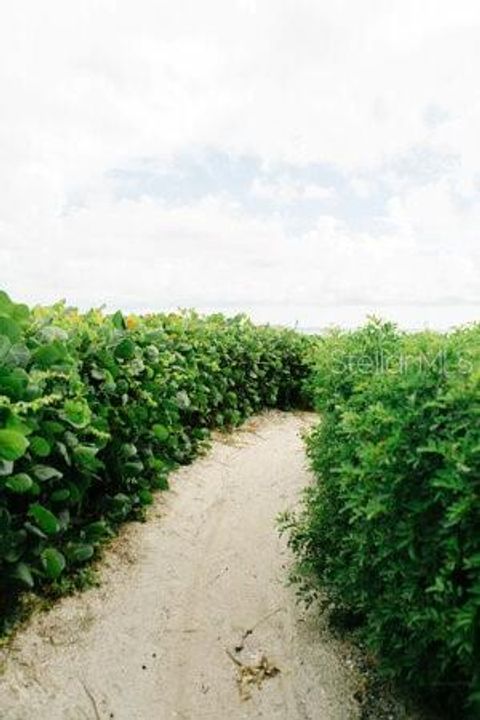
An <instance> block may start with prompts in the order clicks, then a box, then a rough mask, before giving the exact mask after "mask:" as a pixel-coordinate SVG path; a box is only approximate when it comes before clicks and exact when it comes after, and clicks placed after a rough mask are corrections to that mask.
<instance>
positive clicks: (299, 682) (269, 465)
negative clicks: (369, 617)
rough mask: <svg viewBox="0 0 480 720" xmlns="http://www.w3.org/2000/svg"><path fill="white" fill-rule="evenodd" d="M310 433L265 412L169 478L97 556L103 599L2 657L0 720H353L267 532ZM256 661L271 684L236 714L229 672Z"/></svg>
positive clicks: (286, 501) (280, 550) (69, 601)
mask: <svg viewBox="0 0 480 720" xmlns="http://www.w3.org/2000/svg"><path fill="white" fill-rule="evenodd" d="M311 422H312V416H311V415H308V414H300V413H295V414H293V413H290V414H284V413H279V412H270V413H266V414H265V415H263V416H261V417H259V418H256V419H254V420H253V421H250V423H248V424H247V425H246V426H244V428H242V429H240V430H239V431H237V432H235V433H233V434H232V435H230V436H227V437H224V438H220V439H219V438H218V437H217V439H216V440H215V442H214V443H213V447H212V449H211V451H210V452H209V453H208V455H207V456H205V457H204V458H201V459H199V460H197V461H196V462H195V463H194V464H193V465H191V466H189V467H187V468H182V469H181V470H180V471H178V472H176V473H175V474H174V475H173V476H172V478H171V487H172V491H171V492H168V493H164V494H161V495H160V496H159V497H158V499H157V500H156V502H155V506H154V507H153V509H152V511H151V513H150V517H149V520H148V522H147V523H145V524H130V525H129V526H127V527H126V528H124V530H123V531H122V533H121V536H120V538H119V539H118V540H116V541H115V542H114V543H113V546H112V548H111V549H109V550H108V552H107V553H106V559H105V561H104V562H103V564H102V585H101V587H100V588H93V589H91V590H88V591H87V592H85V593H82V594H79V595H76V596H75V597H70V598H65V599H63V600H62V601H60V602H59V603H58V604H57V605H56V606H55V607H54V608H53V609H52V610H50V611H49V612H46V613H42V614H39V615H38V616H36V617H35V618H33V619H32V621H31V622H30V623H29V624H28V626H27V627H26V628H25V629H23V630H21V631H20V632H19V633H18V634H17V636H16V637H15V639H14V641H13V643H12V644H11V646H10V647H9V648H8V650H7V651H4V653H5V656H6V657H5V658H4V660H5V662H4V668H5V669H4V672H3V675H2V677H1V678H0V717H1V718H2V720H31V719H32V718H35V720H86V719H92V720H99V719H101V720H104V718H105V719H114V720H239V719H240V718H242V719H243V718H264V719H265V720H355V718H357V717H358V708H357V705H356V703H355V701H354V700H353V685H354V678H353V677H352V675H351V673H352V671H350V670H348V668H347V667H346V664H345V662H344V660H343V659H342V658H343V657H344V655H343V654H342V648H341V645H339V643H338V642H337V641H335V640H333V639H332V638H329V637H328V633H326V631H324V630H322V629H321V627H320V628H319V627H318V626H317V625H318V623H319V621H318V620H317V619H316V616H315V614H314V613H308V612H307V611H306V610H305V609H304V608H302V607H301V606H298V605H297V604H296V601H295V592H294V589H293V588H292V587H288V586H287V585H286V579H287V576H288V568H289V566H290V563H291V557H290V553H289V552H288V551H287V549H286V548H285V542H284V540H282V539H281V538H279V536H278V532H277V528H276V525H275V518H276V515H277V514H278V513H279V512H281V511H283V510H285V509H286V507H288V506H292V504H294V503H295V502H296V499H297V497H298V493H299V491H300V490H301V489H302V488H303V487H304V486H305V485H306V484H307V483H308V481H309V475H308V471H307V470H306V467H305V454H304V450H303V444H302V441H301V438H300V433H301V431H302V429H304V428H305V427H307V426H308V425H309V423H311ZM240 648H242V649H240ZM227 650H228V653H227V652H226V651H227ZM262 656H264V657H265V658H266V659H267V660H268V663H270V665H271V666H273V667H278V668H279V670H280V672H279V673H275V672H272V673H271V675H272V676H271V677H269V676H267V677H265V679H264V681H263V683H262V685H261V687H257V685H256V684H255V683H253V684H251V685H248V688H247V690H251V693H250V694H251V698H250V699H248V700H242V697H241V693H240V692H239V690H240V689H241V688H239V687H238V685H237V682H236V679H237V677H238V676H240V675H241V674H242V672H243V671H242V669H241V667H240V666H239V665H237V664H236V663H235V662H234V659H236V660H238V661H239V662H240V663H242V664H243V665H253V666H255V665H260V664H261V662H262ZM232 657H233V659H232ZM243 674H245V672H243ZM267 675H268V673H267ZM247 694H248V692H247Z"/></svg>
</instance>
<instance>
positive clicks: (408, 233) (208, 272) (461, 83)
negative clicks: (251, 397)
mask: <svg viewBox="0 0 480 720" xmlns="http://www.w3.org/2000/svg"><path fill="white" fill-rule="evenodd" d="M479 70H480V4H479V3H478V0H456V2H452V0H388V2H387V1H386V0H322V1H319V0H203V2H198V0H190V1H189V2H187V1H186V0H175V2H173V1H172V0H169V1H168V2H167V1H166V0H135V1H133V0H82V1H81V2H78V0H75V2H74V1H73V0H45V1H44V2H41V3H40V2H37V0H15V2H13V1H12V2H9V3H3V6H2V9H1V11H0V102H1V106H0V286H1V287H3V288H5V289H6V290H7V291H8V292H10V294H11V295H12V296H14V297H15V298H16V299H19V300H24V301H28V302H31V303H35V302H43V303H45V302H51V301H54V300H57V299H59V298H66V300H67V301H68V302H69V303H72V304H78V305H80V306H81V307H89V306H92V305H102V304H105V305H106V306H107V307H108V308H112V309H113V308H116V307H121V308H124V309H125V310H152V309H166V308H175V307H178V306H181V307H191V306H195V307H197V308H200V309H202V310H209V309H213V308H215V309H221V310H224V311H226V312H236V311H238V310H246V311H248V312H250V313H251V314H252V315H253V317H254V318H256V319H257V320H260V321H264V320H271V321H273V322H284V323H289V324H291V323H293V322H295V321H298V322H299V324H300V325H302V326H323V325H325V324H329V323H334V322H339V323H345V324H354V323H356V322H359V321H360V320H361V319H362V317H363V316H364V315H365V314H366V313H368V312H377V313H380V314H382V315H383V316H386V317H392V318H394V319H398V320H399V321H400V322H402V323H403V324H404V325H408V326H415V327H417V326H421V325H424V324H425V323H429V324H431V325H438V326H445V325H448V324H450V323H453V322H455V323H458V322H465V321H469V320H472V319H480V242H479V235H480V136H479V131H480V84H479V81H478V77H479Z"/></svg>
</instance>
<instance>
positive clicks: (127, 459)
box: [0, 293, 309, 598]
mask: <svg viewBox="0 0 480 720" xmlns="http://www.w3.org/2000/svg"><path fill="white" fill-rule="evenodd" d="M308 343H309V340H308V338H306V337H302V336H301V335H298V334H296V333H294V332H292V331H283V330H276V329H272V328H269V327H255V326H253V325H252V324H251V323H250V322H249V321H248V320H247V319H246V318H244V317H236V318H234V319H225V318H224V317H222V316H220V315H214V316H211V317H208V318H205V319H203V318H200V317H198V316H197V315H195V314H194V313H186V314H172V315H151V316H146V317H144V318H139V317H128V318H127V319H125V318H124V317H123V316H122V314H121V313H116V314H115V315H112V316H105V315H104V314H102V313H101V312H100V311H96V310H95V311H91V312H89V313H87V314H85V315H81V314H79V313H78V312H77V311H76V310H74V309H68V308H66V307H64V305H62V304H59V305H57V306H54V307H51V308H44V309H35V310H34V311H29V309H28V308H27V307H26V306H24V305H17V304H14V303H13V302H11V301H10V299H9V298H8V297H7V296H6V295H5V294H4V293H0V592H1V595H2V597H3V598H5V596H6V595H8V593H11V592H12V591H14V592H15V591H16V590H17V589H20V588H22V587H26V588H35V589H37V588H38V589H41V588H44V587H45V586H48V585H49V584H52V583H53V584H57V585H58V583H60V582H62V580H63V578H64V577H65V576H66V575H68V571H69V570H72V569H74V568H75V567H79V566H80V565H81V563H84V562H85V561H86V560H88V559H89V558H90V557H91V556H92V555H93V554H94V552H95V546H96V545H97V544H98V543H99V542H101V540H102V539H103V538H105V536H108V535H109V534H110V533H111V531H112V528H114V527H115V526H116V525H117V524H118V523H119V522H121V521H122V520H123V519H125V518H127V517H129V516H132V514H133V515H135V513H137V514H138V512H139V510H141V508H142V507H143V506H144V505H147V504H148V503H150V502H151V499H152V495H151V491H152V490H154V489H155V488H163V487H165V486H166V477H167V474H168V472H169V471H170V470H171V469H172V467H174V466H175V465H177V464H178V463H186V462H189V461H190V460H191V459H192V458H193V457H194V456H195V454H196V452H197V451H198V449H199V448H200V446H201V445H202V444H203V443H205V440H206V438H207V437H208V431H209V429H210V428H213V427H225V426H227V427H228V426H233V425H238V424H239V423H240V422H241V421H242V420H244V419H245V418H246V417H247V416H248V415H251V414H252V413H254V412H256V411H258V410H260V409H261V408H264V407H281V408H289V407H293V406H295V407H296V406H300V405H302V404H303V402H304V399H303V397H302V393H301V385H302V382H303V379H304V377H305V374H306V373H307V370H308V368H307V365H306V361H305V354H304V348H305V346H306V345H307V344H308Z"/></svg>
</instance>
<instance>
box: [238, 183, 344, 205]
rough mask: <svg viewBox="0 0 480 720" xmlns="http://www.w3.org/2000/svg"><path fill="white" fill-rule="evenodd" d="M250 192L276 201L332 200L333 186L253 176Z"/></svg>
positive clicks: (333, 194)
mask: <svg viewBox="0 0 480 720" xmlns="http://www.w3.org/2000/svg"><path fill="white" fill-rule="evenodd" d="M251 192H252V194H253V195H255V196H256V197H258V198H262V199H263V200H273V201H274V202H277V203H287V204H290V203H295V202H298V201H301V200H334V199H335V195H336V193H335V189H334V188H333V187H329V186H325V185H318V184H315V183H303V182H299V181H297V182H293V181H292V180H289V179H288V178H282V177H280V178H278V179H275V180H273V181H271V180H264V179H262V178H255V180H254V181H253V184H252V189H251Z"/></svg>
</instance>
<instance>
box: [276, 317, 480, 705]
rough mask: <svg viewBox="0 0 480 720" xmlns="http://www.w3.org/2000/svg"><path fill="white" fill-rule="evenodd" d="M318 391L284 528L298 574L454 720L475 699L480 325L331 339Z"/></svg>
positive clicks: (323, 346)
mask: <svg viewBox="0 0 480 720" xmlns="http://www.w3.org/2000/svg"><path fill="white" fill-rule="evenodd" d="M314 385H315V395H316V407H317V409H318V410H319V412H320V413H321V416H322V417H321V422H320V424H319V425H318V427H316V429H315V430H314V431H313V432H312V434H311V436H310V437H309V439H308V454H309V456H310V460H311V464H312V468H313V470H314V473H315V476H316V481H315V483H314V484H313V486H312V487H311V488H309V489H308V490H307V493H306V496H305V504H304V508H303V511H301V513H300V515H299V516H297V517H294V518H290V520H289V521H288V523H289V526H290V532H291V535H290V543H291V545H292V547H293V548H294V549H295V551H296V552H297V553H298V557H299V571H300V572H299V576H300V577H301V578H302V581H303V582H306V583H307V587H308V586H310V587H312V583H313V586H314V587H315V586H321V587H322V588H323V589H324V590H326V591H327V593H328V596H329V597H330V598H331V600H332V601H333V602H334V604H335V605H336V606H337V607H340V608H344V609H345V610H348V611H349V612H351V613H352V614H353V615H354V616H356V618H357V620H358V621H360V622H361V635H362V637H363V638H364V640H365V641H366V642H367V643H368V645H369V646H370V647H371V648H372V649H373V650H374V652H375V653H376V654H377V655H378V657H379V658H380V661H381V667H382V669H383V671H384V672H385V673H386V674H388V675H389V676H390V677H393V678H396V679H400V680H401V681H403V682H405V683H406V684H407V685H408V686H409V687H410V688H413V689H415V690H417V691H420V692H421V693H424V694H428V695H429V696H433V697H436V698H437V699H439V698H441V699H442V701H445V700H447V701H448V703H450V708H451V712H452V716H453V717H465V714H466V712H467V711H466V710H465V702H466V699H467V698H469V701H470V706H469V707H470V708H471V712H472V713H474V714H475V712H478V710H479V708H480V424H479V420H480V326H473V327H470V328H465V329H461V330H458V331H456V332H453V333H450V334H447V335H445V336H443V335H438V334H435V333H427V332H425V333H418V334H413V335H407V334H404V333H400V332H399V331H397V330H396V328H395V327H394V326H392V325H391V324H389V323H381V322H379V321H375V320H372V321H371V322H370V323H369V324H368V325H367V326H366V327H364V328H363V329H361V330H359V331H355V332H339V331H335V332H331V333H330V334H329V335H327V336H326V337H325V338H324V339H323V341H322V342H321V343H320V345H319V347H318V349H317V369H316V379H315V382H314ZM288 523H287V524H288ZM459 708H462V709H459ZM473 716H474V715H472V717H473ZM476 717H478V715H476Z"/></svg>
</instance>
